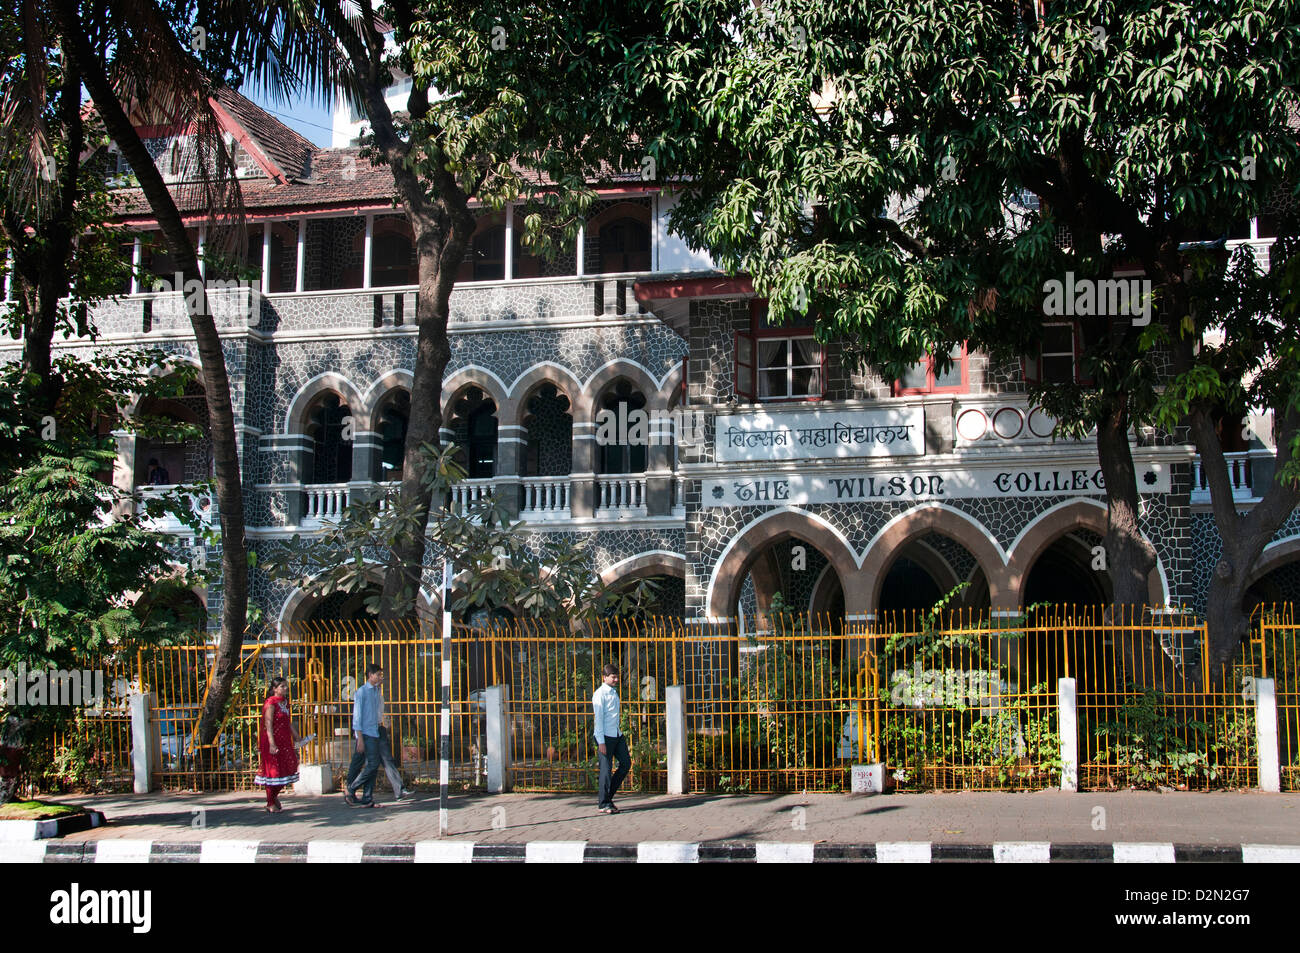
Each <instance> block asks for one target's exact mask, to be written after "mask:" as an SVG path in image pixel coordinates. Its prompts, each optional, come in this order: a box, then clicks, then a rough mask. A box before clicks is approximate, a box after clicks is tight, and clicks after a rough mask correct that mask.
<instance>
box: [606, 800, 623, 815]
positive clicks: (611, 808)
mask: <svg viewBox="0 0 1300 953" xmlns="http://www.w3.org/2000/svg"><path fill="white" fill-rule="evenodd" d="M605 810H606V811H608V812H609V813H610V814H621V813H623V812H622V811H620V810H619V809H618V808H617V807H615V806H614V802H613V801H610V802H609V803H608V804H607V805H605Z"/></svg>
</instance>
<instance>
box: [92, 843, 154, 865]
mask: <svg viewBox="0 0 1300 953" xmlns="http://www.w3.org/2000/svg"><path fill="white" fill-rule="evenodd" d="M152 845H153V841H147V840H101V841H95V863H97V864H147V863H149V848H150V847H151V846H152Z"/></svg>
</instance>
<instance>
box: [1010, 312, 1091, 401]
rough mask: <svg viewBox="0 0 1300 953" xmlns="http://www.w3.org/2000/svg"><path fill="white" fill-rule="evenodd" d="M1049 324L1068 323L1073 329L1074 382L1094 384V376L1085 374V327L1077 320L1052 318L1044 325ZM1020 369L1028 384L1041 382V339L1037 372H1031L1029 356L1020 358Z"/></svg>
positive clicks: (1087, 384) (1084, 385) (1085, 384)
mask: <svg viewBox="0 0 1300 953" xmlns="http://www.w3.org/2000/svg"><path fill="white" fill-rule="evenodd" d="M1049 324H1068V325H1070V329H1071V340H1072V341H1073V342H1074V383H1076V384H1078V385H1079V386H1081V387H1088V386H1091V384H1092V378H1090V377H1084V376H1083V327H1082V325H1081V324H1080V323H1079V322H1078V321H1077V320H1073V321H1072V320H1059V319H1057V320H1052V321H1044V322H1043V326H1044V327H1046V326H1047V325H1049ZM1020 371H1021V374H1022V375H1023V376H1024V378H1025V382H1026V383H1028V384H1039V383H1042V380H1043V345H1042V342H1041V341H1040V342H1039V344H1038V357H1037V372H1036V373H1030V370H1029V358H1028V357H1027V356H1026V357H1022V358H1021V359H1020Z"/></svg>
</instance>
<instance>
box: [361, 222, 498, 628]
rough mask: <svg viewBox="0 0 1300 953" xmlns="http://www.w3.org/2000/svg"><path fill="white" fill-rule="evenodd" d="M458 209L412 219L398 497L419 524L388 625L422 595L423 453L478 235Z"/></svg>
mask: <svg viewBox="0 0 1300 953" xmlns="http://www.w3.org/2000/svg"><path fill="white" fill-rule="evenodd" d="M456 206H457V207H454V208H453V209H451V210H448V211H446V212H443V211H442V210H441V209H440V210H439V211H440V212H442V214H440V215H438V216H437V217H438V218H440V219H442V221H436V220H435V221H430V220H429V217H428V216H422V215H413V214H410V213H408V218H410V219H411V220H412V223H413V226H414V228H415V232H416V252H417V256H418V257H417V260H418V263H419V276H420V295H419V299H418V301H417V304H416V311H415V317H416V323H417V325H418V327H419V338H418V340H417V344H416V352H415V368H414V370H413V374H412V382H411V414H410V419H409V423H408V425H407V431H406V445H405V448H404V450H403V454H402V484H401V489H400V491H399V492H400V494H401V504H400V511H401V512H408V511H409V508H410V507H412V506H414V512H415V521H414V524H413V525H412V526H411V527H409V532H407V533H405V534H404V535H403V536H401V537H400V538H399V539H398V540H397V542H396V543H395V544H394V546H393V548H392V550H391V552H390V553H389V559H388V567H387V571H386V572H385V574H384V586H383V593H382V596H381V600H380V612H379V615H380V618H384V619H393V618H397V617H400V616H402V615H405V614H407V613H409V612H410V611H411V607H413V605H414V600H415V598H416V596H417V595H418V593H419V591H420V579H421V575H422V573H423V568H424V554H425V550H426V548H427V538H426V531H425V528H426V526H427V525H428V522H429V510H430V507H431V506H432V503H433V492H432V490H430V489H429V488H428V487H427V486H426V485H425V482H424V479H423V477H424V469H425V462H424V460H423V458H422V455H421V451H420V448H421V447H422V446H423V445H424V444H432V445H433V446H435V447H436V446H440V445H441V442H442V441H441V438H440V436H439V430H440V429H441V427H442V378H443V374H444V373H445V372H446V369H447V362H448V361H449V360H450V359H451V345H450V343H449V342H448V340H447V320H448V317H449V314H450V310H451V292H452V289H453V288H454V287H455V275H456V269H457V268H458V266H459V264H460V261H461V259H462V258H463V257H464V255H465V248H466V245H467V244H468V242H469V236H470V235H471V234H472V233H473V231H474V218H473V215H472V214H470V212H469V211H468V208H467V206H466V204H465V202H464V201H463V200H462V201H460V202H458V203H456Z"/></svg>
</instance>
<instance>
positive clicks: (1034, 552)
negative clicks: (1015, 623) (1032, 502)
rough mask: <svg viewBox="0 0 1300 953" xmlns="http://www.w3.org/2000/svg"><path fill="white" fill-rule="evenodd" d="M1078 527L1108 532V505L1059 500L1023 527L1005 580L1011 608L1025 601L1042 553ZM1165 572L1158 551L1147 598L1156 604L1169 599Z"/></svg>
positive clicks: (1158, 604) (1009, 561)
mask: <svg viewBox="0 0 1300 953" xmlns="http://www.w3.org/2000/svg"><path fill="white" fill-rule="evenodd" d="M1077 529H1086V530H1088V531H1090V532H1093V533H1096V534H1097V535H1099V536H1105V535H1106V529H1107V511H1106V505H1105V504H1104V503H1101V502H1098V501H1097V500H1089V499H1083V500H1068V501H1066V502H1063V503H1058V504H1056V505H1055V506H1053V507H1051V508H1049V509H1047V510H1044V511H1043V512H1042V513H1039V514H1038V516H1036V517H1034V519H1033V520H1032V521H1031V522H1030V523H1029V525H1028V526H1026V527H1025V528H1024V529H1022V530H1021V531H1020V534H1019V535H1018V536H1017V537H1016V538H1015V540H1014V541H1013V542H1012V544H1011V555H1010V557H1009V558H1008V560H1007V567H1006V584H1007V586H1008V589H1009V593H1010V597H1011V598H1012V599H1013V600H1014V601H1013V603H1012V604H1010V605H1009V606H1008V607H1009V608H1020V607H1021V606H1023V605H1024V604H1025V601H1024V600H1025V586H1026V584H1027V583H1028V581H1029V575H1030V573H1031V572H1032V571H1033V568H1034V564H1035V563H1036V562H1038V559H1039V557H1041V556H1042V555H1043V553H1045V552H1046V551H1047V550H1048V549H1049V548H1050V547H1051V546H1053V545H1054V544H1055V543H1056V542H1057V541H1058V540H1060V539H1061V538H1062V537H1064V536H1066V535H1067V534H1069V533H1071V532H1073V531H1075V530H1077ZM1164 576H1165V572H1164V566H1163V564H1162V563H1161V561H1160V557H1159V555H1158V554H1157V556H1156V566H1155V568H1154V569H1152V570H1151V573H1150V575H1148V576H1147V599H1148V601H1149V603H1150V604H1151V605H1153V606H1162V605H1165V604H1166V603H1168V601H1169V596H1168V585H1167V583H1166V581H1165V578H1164Z"/></svg>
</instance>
